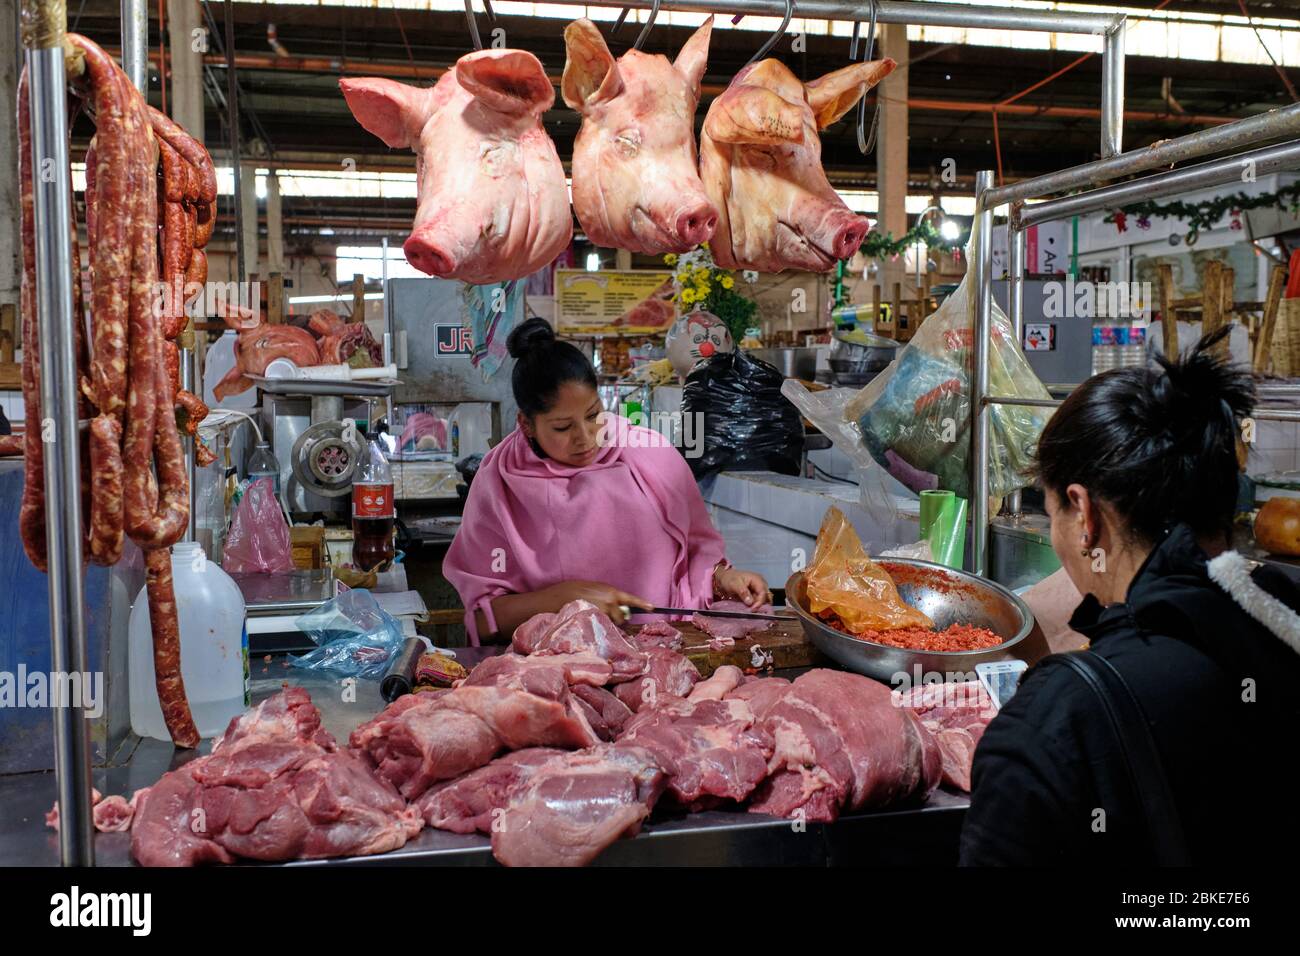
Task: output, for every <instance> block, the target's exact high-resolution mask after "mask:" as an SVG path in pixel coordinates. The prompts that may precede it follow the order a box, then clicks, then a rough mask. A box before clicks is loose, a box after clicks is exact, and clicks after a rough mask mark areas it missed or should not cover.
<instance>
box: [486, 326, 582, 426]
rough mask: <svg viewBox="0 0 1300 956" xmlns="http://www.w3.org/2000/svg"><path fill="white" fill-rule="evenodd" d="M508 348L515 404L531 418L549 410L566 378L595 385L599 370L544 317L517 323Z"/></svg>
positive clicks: (569, 380) (568, 380)
mask: <svg viewBox="0 0 1300 956" xmlns="http://www.w3.org/2000/svg"><path fill="white" fill-rule="evenodd" d="M506 351H508V352H509V353H510V355H511V357H512V358H514V359H515V369H514V371H513V372H512V373H511V374H510V386H511V388H512V389H513V390H514V393H515V404H516V405H518V406H519V410H520V411H521V412H523V413H524V414H525V415H526V416H528V417H529V418H531V417H532V416H534V415H536V414H537V413H538V412H544V411H547V410H548V409H549V408H550V407H551V406H552V405H553V404H554V402H555V393H556V392H558V391H559V390H560V386H561V385H563V384H564V383H565V382H582V383H584V384H586V385H590V386H591V387H592V388H593V389H594V388H595V387H596V370H595V369H594V368H592V367H591V362H589V361H588V360H587V356H585V355H583V354H582V352H581V351H579V350H578V349H577V348H576V347H575V346H573V345H571V344H570V343H568V342H562V341H560V340H559V339H557V338H556V337H555V330H554V329H552V328H551V326H550V323H549V322H547V321H546V320H545V319H541V318H533V319H529V320H528V321H527V322H524V323H523V324H522V325H519V326H516V327H515V329H514V330H513V331H512V332H511V333H510V337H509V338H507V339H506Z"/></svg>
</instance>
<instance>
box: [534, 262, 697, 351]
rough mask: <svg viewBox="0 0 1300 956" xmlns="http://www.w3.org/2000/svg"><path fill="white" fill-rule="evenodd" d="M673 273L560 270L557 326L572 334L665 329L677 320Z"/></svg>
mask: <svg viewBox="0 0 1300 956" xmlns="http://www.w3.org/2000/svg"><path fill="white" fill-rule="evenodd" d="M672 295H673V276H672V273H671V272H655V271H652V270H647V269H629V270H625V271H619V270H608V271H606V270H602V271H600V272H586V271H584V270H581V269H556V270H555V326H556V328H557V329H558V330H559V331H560V332H568V333H571V334H587V335H592V334H603V335H618V334H624V335H627V334H637V335H648V334H651V333H654V332H665V331H667V330H668V328H669V326H671V325H672V324H673V320H674V319H676V318H677V309H676V306H675V305H674V303H673V299H672Z"/></svg>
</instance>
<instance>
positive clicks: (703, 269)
mask: <svg viewBox="0 0 1300 956" xmlns="http://www.w3.org/2000/svg"><path fill="white" fill-rule="evenodd" d="M664 264H665V265H669V266H672V268H673V288H674V292H673V299H674V300H675V301H676V302H677V305H678V308H679V310H680V311H681V313H682V314H683V315H685V314H686V313H688V312H694V311H696V310H699V309H702V310H704V311H705V312H712V313H713V314H714V315H716V316H717V317H718V318H720V319H722V321H723V322H725V323H726V324H727V329H728V331H730V332H731V337H732V339H733V340H734V341H736V342H739V341H740V340H741V339H742V338H744V336H745V330H746V329H747V328H749V326H750V325H751V324H752V320H753V318H754V314H755V313H756V312H757V311H758V304H757V303H755V302H754V301H753V300H752V299H748V298H746V297H745V296H743V295H741V294H740V292H739V291H738V290H737V289H736V277H735V276H734V275H732V273H730V272H728V271H727V270H726V269H720V268H718V266H717V264H716V263H715V262H714V261H713V254H712V253H711V252H710V251H709V244H708V243H707V242H705V243H701V244H700V245H699V246H698V247H697V248H695V249H692V250H691V251H690V252H684V253H682V254H681V255H677V254H675V253H669V254H668V255H666V256H664ZM744 278H745V280H746V282H748V283H750V284H751V285H752V284H753V282H754V281H755V280H756V279H757V278H758V276H757V275H755V276H754V278H753V279H751V278H750V277H749V274H748V273H747V274H746V275H745V276H744Z"/></svg>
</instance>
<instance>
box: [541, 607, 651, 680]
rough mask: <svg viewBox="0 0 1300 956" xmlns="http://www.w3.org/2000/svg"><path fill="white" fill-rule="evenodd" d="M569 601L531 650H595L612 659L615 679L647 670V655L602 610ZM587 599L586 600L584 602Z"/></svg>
mask: <svg viewBox="0 0 1300 956" xmlns="http://www.w3.org/2000/svg"><path fill="white" fill-rule="evenodd" d="M577 603H578V602H576V601H574V602H571V603H570V604H566V605H565V606H564V607H563V608H561V609H560V613H559V615H558V616H557V617H556V619H555V620H554V621H553V622H552V623H551V626H550V628H549V629H548V630H547V632H546V633H545V634H543V635H542V636H541V637H539V638H537V639H536V640H535V641H534V642H533V650H532V654H533V655H535V656H544V655H549V654H578V653H583V652H587V653H592V654H596V655H598V656H599V657H601V658H603V659H604V660H606V661H608V662H609V666H610V669H611V676H610V680H611V681H612V682H615V683H617V682H620V681H628V680H632V678H634V677H640V676H641V675H642V674H644V673H645V672H646V667H647V665H648V661H647V659H646V655H645V654H644V653H642V652H641V651H639V650H638V649H637V648H636V646H635V645H633V644H632V642H631V641H629V640H628V639H627V635H626V634H624V633H623V632H622V631H621V630H620V629H619V627H618V625H616V624H615V623H614V622H613V621H611V620H610V619H609V616H608V615H606V614H605V613H604V612H603V611H600V610H598V609H596V608H594V607H589V608H575V609H574V610H572V611H569V612H568V613H566V609H568V608H573V607H574V605H575V604H577ZM582 603H586V602H582Z"/></svg>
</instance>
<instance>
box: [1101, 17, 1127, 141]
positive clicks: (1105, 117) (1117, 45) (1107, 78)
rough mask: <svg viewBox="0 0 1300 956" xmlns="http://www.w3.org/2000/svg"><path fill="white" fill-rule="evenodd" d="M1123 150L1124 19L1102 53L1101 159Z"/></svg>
mask: <svg viewBox="0 0 1300 956" xmlns="http://www.w3.org/2000/svg"><path fill="white" fill-rule="evenodd" d="M1123 151H1124V18H1123V17H1120V20H1119V23H1117V24H1116V25H1115V26H1114V27H1113V28H1112V29H1111V30H1110V31H1108V32H1107V34H1106V39H1105V41H1104V42H1103V45H1102V52H1101V158H1102V159H1109V158H1110V157H1111V156H1118V155H1119V154H1120V153H1122V152H1123Z"/></svg>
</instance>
